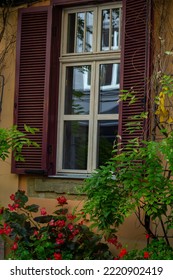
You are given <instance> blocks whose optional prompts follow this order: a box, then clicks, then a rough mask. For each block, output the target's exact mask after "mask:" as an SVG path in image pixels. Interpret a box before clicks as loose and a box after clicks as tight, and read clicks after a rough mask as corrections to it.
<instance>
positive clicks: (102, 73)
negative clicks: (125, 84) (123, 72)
mask: <svg viewBox="0 0 173 280" xmlns="http://www.w3.org/2000/svg"><path fill="white" fill-rule="evenodd" d="M99 77H100V84H99V104H98V112H99V114H118V103H117V100H118V94H119V64H117V63H110V64H100V68H99Z"/></svg>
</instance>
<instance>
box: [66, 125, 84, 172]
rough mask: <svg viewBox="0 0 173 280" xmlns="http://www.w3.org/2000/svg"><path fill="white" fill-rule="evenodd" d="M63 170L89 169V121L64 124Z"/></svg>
mask: <svg viewBox="0 0 173 280" xmlns="http://www.w3.org/2000/svg"><path fill="white" fill-rule="evenodd" d="M63 143H64V146H63V169H82V170H86V169H87V153H88V121H65V122H64V142H63Z"/></svg>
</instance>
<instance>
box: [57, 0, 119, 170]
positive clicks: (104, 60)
mask: <svg viewBox="0 0 173 280" xmlns="http://www.w3.org/2000/svg"><path fill="white" fill-rule="evenodd" d="M121 7H122V6H121V3H114V4H112V3H111V4H102V5H99V6H98V7H96V6H90V7H88V6H87V7H86V6H84V7H82V8H81V7H80V8H78V7H75V8H67V9H64V11H63V17H62V22H63V24H62V41H61V56H60V77H59V81H60V83H59V92H60V94H59V110H58V138H57V139H58V141H57V143H58V144H57V145H58V146H57V174H79V175H80V174H90V173H91V172H92V171H93V170H94V169H95V168H96V157H97V155H96V150H97V126H98V121H102V120H103V121H104V120H105V121H106V120H110V121H112V120H115V121H116V120H118V114H99V113H98V99H99V96H98V94H94V92H98V91H99V65H100V64H112V63H115V65H114V69H113V71H114V72H115V75H113V78H112V81H111V84H110V85H106V86H102V88H101V89H102V90H103V91H106V90H112V89H118V88H119V83H117V75H116V73H117V69H116V68H117V67H116V66H117V63H118V64H119V63H120V46H119V48H118V49H116V50H109V51H105V50H100V49H101V24H100V26H99V27H98V25H97V24H96V23H97V22H98V21H99V22H101V12H102V10H103V9H104V8H105V9H106V8H108V9H109V8H120V9H121ZM91 10H93V11H94V16H97V22H94V27H93V38H95V37H94V34H99V35H98V37H97V38H98V41H97V42H96V40H94V41H93V49H92V52H84V53H66V49H67V36H66V34H67V32H65V30H67V17H68V14H70V13H77V12H86V11H91ZM120 20H121V12H120ZM83 65H91V69H92V70H91V71H92V75H91V85H89V84H88V75H87V73H86V74H85V75H84V90H87V91H88V90H90V114H89V115H65V114H64V106H65V82H66V81H65V75H66V67H68V66H83ZM95 81H97V82H95ZM115 84H116V86H115ZM73 120H74V121H75V120H77V121H80V120H81V121H82V120H87V121H89V132H88V161H87V169H86V170H76V169H74V170H72V169H63V168H62V161H63V135H64V131H63V130H64V121H73Z"/></svg>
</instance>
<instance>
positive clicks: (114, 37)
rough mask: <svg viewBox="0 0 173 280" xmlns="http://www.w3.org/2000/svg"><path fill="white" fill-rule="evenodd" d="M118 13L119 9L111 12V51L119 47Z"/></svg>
mask: <svg viewBox="0 0 173 280" xmlns="http://www.w3.org/2000/svg"><path fill="white" fill-rule="evenodd" d="M119 12H120V11H119V9H113V10H112V34H111V35H112V36H111V38H112V42H111V49H112V50H116V49H118V47H119Z"/></svg>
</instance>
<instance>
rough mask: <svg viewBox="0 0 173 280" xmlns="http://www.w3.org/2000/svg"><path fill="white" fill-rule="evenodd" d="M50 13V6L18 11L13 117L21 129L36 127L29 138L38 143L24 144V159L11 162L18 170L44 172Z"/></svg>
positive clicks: (21, 172)
mask: <svg viewBox="0 0 173 280" xmlns="http://www.w3.org/2000/svg"><path fill="white" fill-rule="evenodd" d="M51 14H52V11H51V7H38V8H28V9H21V10H20V12H19V19H18V20H19V24H18V33H17V36H18V38H17V57H16V59H17V64H16V89H15V106H14V119H15V123H16V124H17V126H18V128H19V130H21V131H23V129H24V124H27V125H29V126H31V127H35V128H38V129H39V132H38V133H36V134H35V135H33V136H31V137H30V138H31V139H32V140H33V141H36V142H37V143H38V144H39V145H40V147H39V148H34V147H25V148H24V150H23V155H24V157H25V161H24V162H13V166H12V172H15V173H18V174H25V173H47V134H48V133H47V132H48V108H49V75H50V74H49V73H50V45H51Z"/></svg>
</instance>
